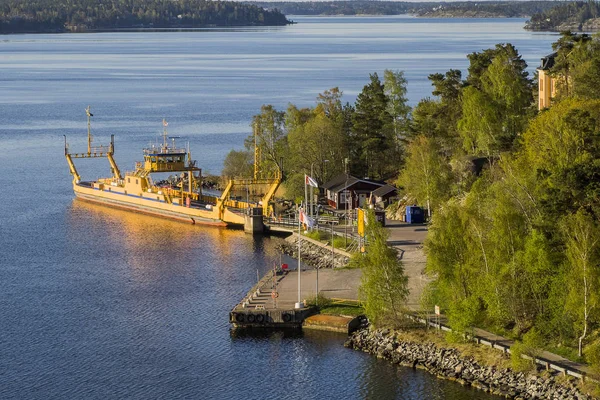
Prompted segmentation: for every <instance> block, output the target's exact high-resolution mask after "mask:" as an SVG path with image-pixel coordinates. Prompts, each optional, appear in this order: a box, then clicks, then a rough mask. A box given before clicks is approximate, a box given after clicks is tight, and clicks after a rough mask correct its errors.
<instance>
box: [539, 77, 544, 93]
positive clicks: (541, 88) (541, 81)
mask: <svg viewBox="0 0 600 400" xmlns="http://www.w3.org/2000/svg"><path fill="white" fill-rule="evenodd" d="M543 91H544V80H543V79H542V78H540V92H543Z"/></svg>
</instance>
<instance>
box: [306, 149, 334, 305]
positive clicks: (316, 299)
mask: <svg viewBox="0 0 600 400" xmlns="http://www.w3.org/2000/svg"><path fill="white" fill-rule="evenodd" d="M322 162H323V163H326V162H329V160H323V161H322ZM314 165H315V163H314V162H312V163H310V177H311V178H313V179H314V171H313V166H314ZM314 198H315V197H314V195H313V187H312V186H311V187H310V215H311V216H312V217H313V218H314V219H315V221H318V218H319V213H318V212H317V213H316V214H315V215H314V216H313V200H314ZM332 226H333V225H332ZM332 240H333V237H332ZM332 245H333V242H332ZM316 270H317V279H316V282H317V283H316V285H317V287H316V289H315V290H316V291H315V304H316V305H317V306H318V305H319V267H318V266H317V267H316Z"/></svg>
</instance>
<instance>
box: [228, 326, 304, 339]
mask: <svg viewBox="0 0 600 400" xmlns="http://www.w3.org/2000/svg"><path fill="white" fill-rule="evenodd" d="M229 335H230V336H231V339H233V340H244V339H254V340H263V339H271V338H274V337H276V338H279V339H302V338H303V337H304V333H303V332H302V330H301V329H262V328H232V329H230V331H229Z"/></svg>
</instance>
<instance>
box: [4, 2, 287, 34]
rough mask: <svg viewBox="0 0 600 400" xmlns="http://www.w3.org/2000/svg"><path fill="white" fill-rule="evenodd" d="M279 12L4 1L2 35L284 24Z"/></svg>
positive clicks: (219, 5)
mask: <svg viewBox="0 0 600 400" xmlns="http://www.w3.org/2000/svg"><path fill="white" fill-rule="evenodd" d="M289 23H290V21H288V20H287V18H286V17H285V15H283V14H282V13H281V12H279V11H278V10H276V9H274V10H265V9H264V8H261V7H259V6H256V5H251V4H244V3H240V2H233V1H207V0H178V1H170V0H106V1H102V2H98V1H95V0H73V1H68V2H64V1H61V0H31V1H21V0H2V1H1V2H0V33H22V32H89V31H94V30H119V29H134V28H138V29H142V28H145V29H148V28H155V29H165V28H172V29H173V28H174V29H184V28H200V27H210V26H253V25H258V26H263V25H286V24H289Z"/></svg>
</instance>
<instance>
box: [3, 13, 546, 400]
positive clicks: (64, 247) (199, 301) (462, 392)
mask: <svg viewBox="0 0 600 400" xmlns="http://www.w3.org/2000/svg"><path fill="white" fill-rule="evenodd" d="M292 18H293V19H294V20H296V21H298V22H299V23H298V24H297V25H293V26H288V27H282V28H272V29H229V30H223V29H221V30H218V29H213V30H201V31H197V32H160V33H94V34H63V35H6V36H0V146H1V148H0V172H1V173H0V188H2V190H0V204H1V206H0V321H1V324H0V398H3V399H4V398H27V399H34V398H39V399H48V398H82V399H83V398H85V399H93V398H139V399H148V398H169V399H170V398H210V399H282V398H285V399H312V398H320V399H328V398H331V399H337V398H347V399H355V398H364V399H386V398H396V399H424V398H432V399H472V398H481V399H483V398H489V396H484V395H483V394H481V393H479V392H473V391H471V390H468V389H465V388H462V387H460V386H459V385H456V384H452V383H448V382H443V381H438V380H436V379H435V378H434V377H432V376H430V375H428V374H426V373H423V372H420V371H412V370H409V369H404V368H396V367H393V366H390V365H388V364H387V363H385V362H380V361H378V360H376V359H374V358H372V357H370V356H367V355H365V354H362V353H359V352H354V351H351V350H347V349H344V348H343V347H342V346H341V343H342V342H343V336H339V335H331V334H313V333H310V334H305V335H304V336H303V337H290V336H285V335H282V334H271V335H267V336H264V337H257V336H245V337H244V336H242V337H232V336H231V335H230V332H229V326H228V322H227V313H228V311H229V310H230V308H231V307H232V306H233V305H234V304H235V303H236V302H237V301H238V300H239V299H240V298H241V297H242V296H243V295H244V294H245V292H246V291H247V290H248V289H249V287H250V286H251V285H252V282H253V281H254V279H255V276H256V270H257V269H258V270H259V271H261V272H264V271H265V270H266V269H267V268H269V267H270V266H271V265H272V264H273V263H275V262H276V260H277V259H278V255H277V253H276V252H275V250H274V243H275V240H273V239H268V238H251V237H249V236H245V235H244V234H243V233H242V232H238V231H227V230H221V229H209V228H197V227H192V226H188V225H184V224H180V223H174V222H165V221H160V220H157V219H154V218H152V217H146V216H139V215H135V214H130V213H127V212H122V211H114V210H110V209H106V208H103V207H98V206H92V205H88V204H84V203H81V202H79V201H75V200H74V199H73V194H72V190H71V185H70V176H69V174H68V168H67V165H66V162H65V160H64V157H63V135H67V136H68V138H69V142H70V143H71V146H72V149H77V148H80V149H81V148H83V146H84V145H85V132H86V122H85V112H84V109H85V107H86V106H87V105H91V106H92V112H93V113H94V114H95V116H94V117H93V132H94V135H95V139H96V141H97V143H102V142H104V143H106V142H107V141H108V138H109V136H110V134H115V135H116V137H117V139H116V140H117V154H116V158H117V161H118V162H119V164H120V166H121V168H122V169H123V170H126V169H129V168H132V167H133V162H134V161H135V160H139V159H140V158H141V153H140V149H141V147H142V146H144V145H146V144H148V143H149V142H151V141H154V140H156V136H157V135H158V134H159V133H160V132H161V130H162V125H161V121H162V118H167V120H168V121H169V132H170V134H172V135H179V136H181V137H182V139H180V144H183V143H184V142H186V141H189V142H190V146H191V149H192V152H193V155H194V157H195V158H197V159H198V160H199V163H200V166H201V167H203V168H204V169H205V170H208V171H210V172H213V173H218V172H219V171H220V169H221V168H222V159H223V157H224V155H225V154H226V153H227V152H228V151H229V150H231V149H234V148H235V149H239V148H241V147H242V142H243V138H244V137H246V136H247V135H248V134H249V133H250V129H249V122H250V120H251V117H252V115H253V114H256V113H257V112H258V111H259V108H260V106H261V105H262V104H264V103H270V104H273V105H275V106H276V107H277V108H279V109H284V108H285V107H287V104H289V103H294V104H297V105H299V106H310V105H312V104H314V100H315V98H316V96H317V94H318V93H319V92H322V91H323V90H325V89H328V88H331V87H334V86H339V87H340V89H342V90H343V91H344V93H345V97H344V99H345V101H350V102H352V101H354V98H355V96H356V95H357V94H358V93H359V92H360V90H361V89H362V86H363V85H365V84H366V83H367V82H368V74H369V73H372V72H375V71H377V72H379V73H382V71H383V70H384V69H386V68H387V69H398V70H404V71H405V73H406V76H407V78H408V80H409V98H410V101H411V103H413V104H415V103H416V102H417V101H418V100H419V99H420V98H422V97H424V96H427V95H428V94H429V92H430V86H429V82H428V81H427V79H426V78H427V75H428V74H430V73H433V72H445V71H446V70H448V69H450V68H458V69H461V70H463V71H465V70H466V67H467V59H466V54H468V53H470V52H473V51H480V50H482V49H485V48H488V47H491V46H493V45H494V44H496V43H499V42H511V43H513V44H514V45H515V46H516V47H517V48H518V49H519V50H520V51H521V53H522V54H523V56H524V58H525V59H526V60H527V61H528V63H529V64H530V65H531V67H532V68H531V70H532V71H533V69H534V67H535V66H537V64H538V62H539V59H540V57H541V56H543V55H545V54H547V53H549V52H550V43H551V42H552V41H554V40H556V38H557V37H556V36H555V35H551V34H540V33H529V32H525V31H523V30H522V29H521V26H522V25H523V22H524V21H523V20H428V19H415V18H410V17H381V18H372V17H352V18H340V17H337V18H336V17H331V18H306V17H292ZM78 165H79V166H80V172H81V173H82V176H83V177H84V178H95V177H99V176H104V175H107V173H108V172H109V168H108V165H107V163H106V160H97V161H96V160H92V161H88V162H80V163H78Z"/></svg>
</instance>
